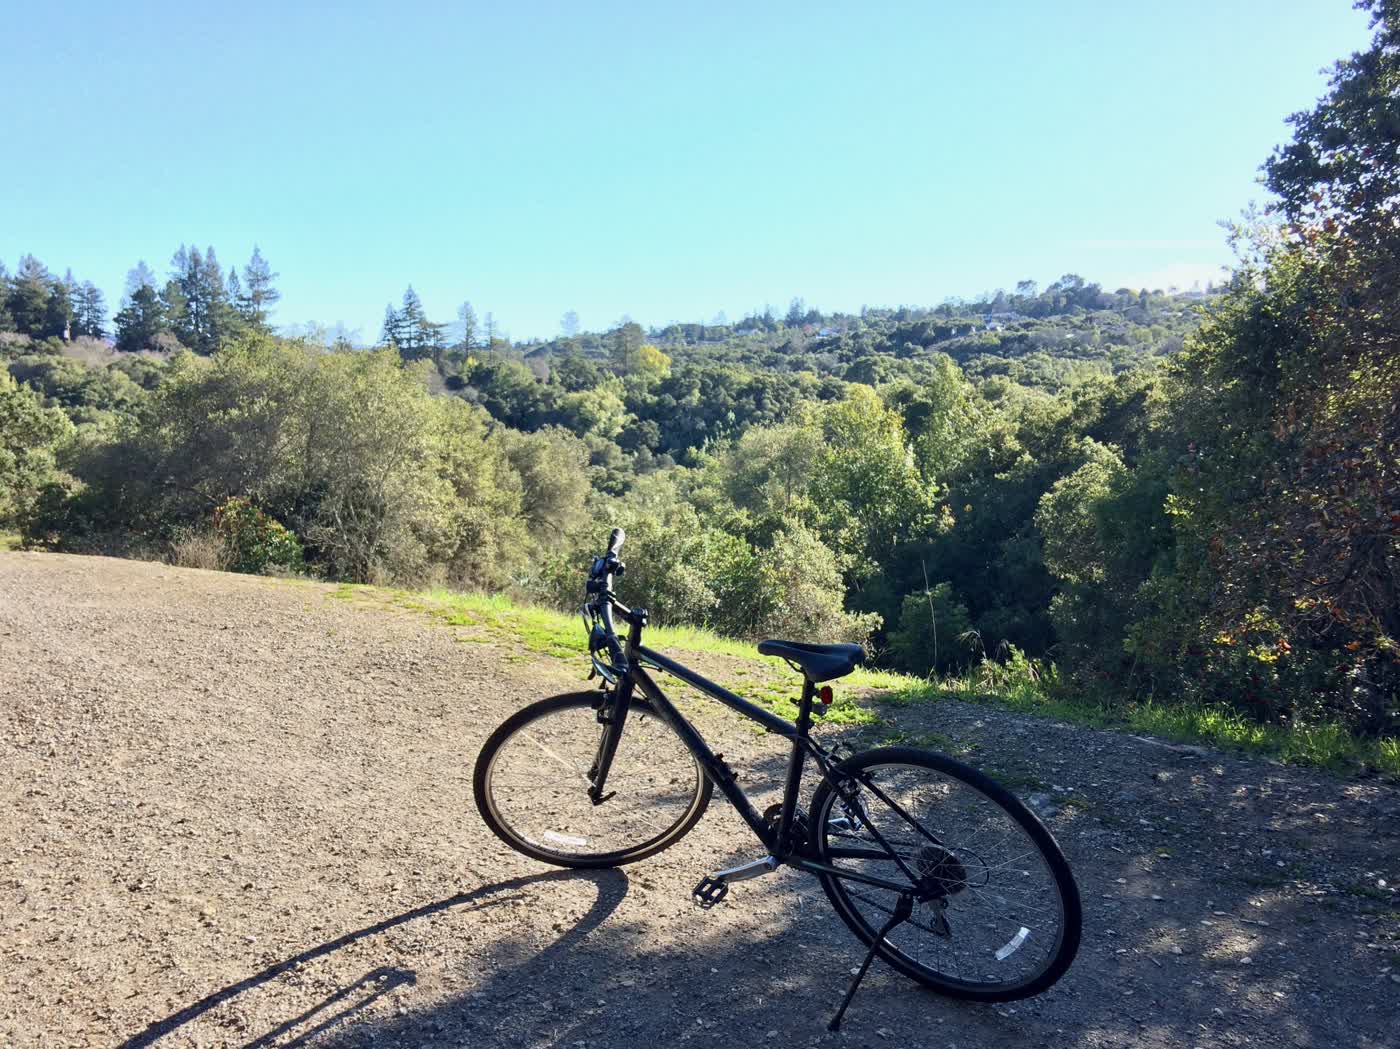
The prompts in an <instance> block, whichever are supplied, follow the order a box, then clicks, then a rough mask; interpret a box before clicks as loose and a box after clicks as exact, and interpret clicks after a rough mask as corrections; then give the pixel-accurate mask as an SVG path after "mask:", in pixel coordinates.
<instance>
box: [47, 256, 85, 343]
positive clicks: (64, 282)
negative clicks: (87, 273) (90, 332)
mask: <svg viewBox="0 0 1400 1049" xmlns="http://www.w3.org/2000/svg"><path fill="white" fill-rule="evenodd" d="M77 290H78V287H77V281H75V280H74V279H73V271H72V270H71V269H70V270H68V271H67V272H66V273H64V274H63V276H62V277H56V278H54V279H53V280H51V281H50V282H49V294H48V298H47V300H46V301H45V303H44V327H43V330H42V331H41V332H40V334H41V335H42V336H43V337H45V338H48V337H50V336H53V337H55V338H59V339H62V340H64V341H65V342H67V341H68V340H69V339H70V338H72V336H73V294H74V292H76V291H77Z"/></svg>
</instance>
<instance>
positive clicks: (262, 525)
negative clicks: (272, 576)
mask: <svg viewBox="0 0 1400 1049" xmlns="http://www.w3.org/2000/svg"><path fill="white" fill-rule="evenodd" d="M214 534H215V535H216V536H217V537H218V538H219V540H221V541H222V543H223V558H222V560H223V562H224V564H225V566H226V567H227V568H228V569H229V570H230V571H233V572H250V573H256V572H261V571H263V570H264V569H265V568H267V567H269V566H270V565H281V566H283V567H286V568H293V569H295V568H298V567H300V566H301V564H302V551H301V544H300V543H299V542H297V537H296V536H294V535H293V534H292V533H291V532H290V531H288V530H287V528H286V527H285V526H284V525H282V524H281V523H279V522H278V521H276V520H274V519H273V518H271V517H269V516H268V515H267V514H265V513H263V512H262V511H261V510H259V509H258V508H257V507H256V506H254V505H253V504H252V503H250V502H249V501H248V500H247V499H244V498H241V497H237V496H236V497H234V498H232V499H228V500H225V501H224V503H223V504H222V505H220V506H219V508H218V509H217V510H215V511H214ZM199 535H200V533H192V534H191V535H190V536H188V537H186V538H185V539H184V540H183V544H184V547H185V549H186V550H187V551H188V552H189V554H190V555H191V556H207V555H208V551H207V550H202V549H201V547H203V546H204V545H205V544H204V542H203V541H202V540H200V539H199V538H197V537H198V536H199ZM196 567H200V568H204V567H214V566H212V565H203V564H201V565H198V566H196Z"/></svg>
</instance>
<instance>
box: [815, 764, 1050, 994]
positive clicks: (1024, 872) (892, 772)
mask: <svg viewBox="0 0 1400 1049" xmlns="http://www.w3.org/2000/svg"><path fill="white" fill-rule="evenodd" d="M859 773H860V774H861V775H862V776H868V777H869V778H870V781H871V783H873V786H874V787H875V788H878V790H879V791H880V792H881V793H883V794H884V795H885V796H886V797H888V798H889V800H891V801H893V802H894V803H895V804H897V805H898V806H899V807H900V808H901V809H903V811H904V812H905V813H907V814H908V815H909V816H910V817H912V818H913V819H914V820H915V821H916V822H917V823H918V824H919V825H920V827H921V828H922V832H921V831H920V829H918V828H915V827H914V826H912V825H910V823H908V822H907V821H906V820H905V819H903V818H902V817H901V816H900V815H899V814H898V813H897V812H895V811H894V810H892V809H891V808H890V807H889V806H887V805H886V804H885V803H884V802H883V801H881V799H880V798H879V797H878V796H877V795H876V793H875V791H874V790H872V789H871V788H869V787H867V786H860V787H859V789H858V797H859V799H860V804H861V806H862V808H863V812H855V811H852V808H851V807H850V806H848V805H847V804H846V803H845V802H844V801H843V800H842V799H841V798H839V797H837V796H836V794H835V793H832V794H830V795H829V796H828V798H829V801H828V802H827V803H826V804H824V805H823V809H824V811H823V812H822V813H820V814H819V816H818V820H819V824H820V827H821V838H822V840H821V850H822V853H823V855H824V856H827V857H830V858H831V861H832V862H834V863H835V864H836V865H838V866H841V867H843V868H846V869H851V870H855V871H859V872H860V873H863V874H867V875H873V876H876V877H881V878H884V879H886V880H888V881H892V882H896V883H900V884H910V885H911V888H912V891H913V893H914V894H915V895H916V900H915V905H914V913H913V916H912V918H911V919H910V920H909V921H908V922H906V923H905V924H903V925H901V926H899V927H897V928H896V929H895V930H894V931H893V932H892V933H891V934H890V935H889V937H888V938H887V939H886V941H885V943H886V950H887V951H888V952H889V953H891V954H893V955H894V957H895V959H896V960H897V961H898V962H900V963H902V964H903V965H904V966H905V967H906V968H909V969H912V970H914V972H915V973H916V974H917V975H920V976H922V977H923V978H925V979H927V980H929V981H931V982H935V983H941V984H945V985H951V986H955V987H958V988H961V989H965V990H969V991H985V992H995V993H1005V992H1008V991H1013V990H1015V989H1017V988H1022V987H1025V986H1027V985H1029V984H1032V983H1034V982H1036V981H1037V980H1039V979H1040V978H1041V977H1042V976H1043V975H1044V974H1045V973H1046V972H1047V971H1049V970H1050V969H1051V968H1052V967H1053V966H1054V965H1055V963H1056V960H1057V959H1058V957H1059V955H1060V949H1061V946H1062V944H1063V942H1064V937H1065V932H1066V926H1067V911H1068V904H1067V902H1066V899H1065V894H1064V889H1063V888H1062V886H1061V885H1060V882H1059V879H1058V878H1057V877H1056V875H1055V872H1054V870H1053V869H1052V868H1051V867H1050V864H1049V862H1048V861H1047V860H1046V858H1045V855H1044V850H1043V848H1042V846H1041V843H1040V842H1038V841H1037V840H1036V839H1035V838H1034V837H1033V836H1032V834H1031V832H1030V830H1029V829H1028V828H1027V827H1026V826H1023V825H1022V824H1021V823H1020V822H1018V821H1017V820H1016V819H1015V818H1014V817H1013V815H1012V814H1011V813H1010V812H1008V811H1007V810H1006V809H1004V808H1003V807H1002V806H1001V805H1000V804H999V803H998V802H996V801H995V800H994V799H992V798H990V797H988V796H987V795H986V794H984V793H982V792H981V791H980V790H979V789H977V788H976V787H974V786H973V785H972V784H970V783H967V782H965V781H963V780H961V779H959V778H958V777H956V776H953V775H950V774H949V773H947V772H943V771H940V770H937V769H934V768H926V767H923V766H921V765H912V764H906V763H901V762H888V763H883V764H875V765H870V766H866V767H864V768H862V769H860V770H859ZM872 823H873V825H874V828H875V830H877V831H879V833H880V834H881V835H882V836H883V837H884V838H885V840H886V841H887V842H889V844H890V846H891V847H892V848H893V849H894V850H895V852H896V853H898V854H899V855H900V858H901V859H902V860H903V861H904V864H903V866H901V865H900V864H899V863H898V862H896V861H895V860H893V859H890V858H883V859H874V858H843V857H841V856H840V855H839V851H840V850H841V849H851V848H854V849H865V850H872V849H873V850H878V849H879V848H880V846H879V844H878V842H877V841H876V838H875V836H874V834H873V833H872V832H871V830H870V829H869V827H870V824H872ZM911 873H912V875H913V878H912V879H911V877H910V874H911ZM831 882H832V890H833V893H834V895H835V900H836V903H837V905H838V906H839V907H841V909H842V910H843V911H845V912H846V915H847V916H848V917H850V918H852V919H854V920H855V921H856V922H857V923H859V924H860V925H862V926H863V927H864V929H865V938H866V939H867V940H868V941H873V940H874V938H875V935H876V932H877V931H878V930H879V929H880V928H882V927H883V926H884V925H885V923H886V922H887V921H888V920H889V918H890V916H891V915H892V914H893V913H894V904H895V901H896V900H897V899H898V894H897V893H895V892H893V891H891V890H885V889H880V888H875V887H871V886H866V885H862V884H859V883H855V882H851V881H848V880H846V879H839V878H833V879H831Z"/></svg>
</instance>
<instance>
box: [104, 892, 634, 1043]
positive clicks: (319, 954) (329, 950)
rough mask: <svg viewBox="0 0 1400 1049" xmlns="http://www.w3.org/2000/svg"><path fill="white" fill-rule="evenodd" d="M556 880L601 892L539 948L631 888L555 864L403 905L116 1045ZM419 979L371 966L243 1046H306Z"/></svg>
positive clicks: (569, 939)
mask: <svg viewBox="0 0 1400 1049" xmlns="http://www.w3.org/2000/svg"><path fill="white" fill-rule="evenodd" d="M559 881H587V882H592V883H593V885H594V886H595V887H596V889H597V895H596V897H595V898H594V900H593V903H592V905H591V906H590V907H589V909H588V911H587V912H586V913H585V914H584V915H583V916H582V917H581V918H580V919H579V920H578V922H577V923H576V924H574V925H573V926H572V927H570V928H568V929H567V930H565V931H564V933H563V935H561V936H560V937H559V938H558V939H557V940H555V941H554V942H553V943H552V944H550V945H549V946H548V947H547V948H545V950H544V951H543V952H541V954H548V953H551V952H554V951H560V950H568V949H569V948H570V947H571V945H572V944H573V943H574V942H575V941H577V940H580V939H582V938H584V937H587V936H588V935H589V933H591V932H592V931H593V930H594V929H596V928H597V927H598V926H599V925H601V924H602V923H603V922H604V921H605V920H606V919H607V917H608V916H609V915H610V914H612V913H613V911H615V910H616V909H617V907H618V905H619V904H620V903H621V902H622V900H623V898H624V897H625V896H626V895H627V890H628V886H629V883H628V880H627V875H626V874H624V873H623V872H621V871H619V870H602V871H561V870H554V871H546V872H544V873H540V874H529V875H522V876H520V877H516V878H509V879H507V880H505V881H499V882H492V883H490V884H486V885H481V886H478V887H477V888H475V889H471V890H469V891H467V892H461V893H457V894H456V895H453V896H449V897H447V898H445V899H442V900H436V901H434V902H432V903H427V904H424V905H422V906H420V907H415V908H413V909H412V910H408V911H404V912H403V913H401V914H396V915H394V916H392V917H390V918H385V919H384V920H382V921H379V922H375V923H374V924H373V925H367V926H364V927H363V928H360V929H356V930H354V931H353V932H348V933H345V934H344V935H342V936H338V937H336V938H335V939H333V940H328V941H326V942H325V943H322V944H318V945H317V946H315V947H311V948H308V949H307V950H305V951H302V952H301V953H299V954H296V955H293V956H291V957H289V958H284V959H283V960H281V961H279V962H276V963H275V964H273V965H269V966H267V967H266V968H264V969H262V970H261V971H259V972H257V973H254V974H253V975H251V976H248V977H246V978H244V979H242V980H239V981H238V982H236V983H232V984H229V985H228V986H226V987H222V988H220V989H219V990H217V991H214V992H212V993H211V994H208V995H205V996H204V997H203V998H201V999H200V1000H199V1001H197V1002H193V1003H191V1004H190V1005H187V1006H185V1007H184V1008H183V1009H180V1010H178V1011H177V1012H174V1013H171V1014H170V1015H169V1016H166V1017H164V1018H162V1019H160V1020H156V1021H154V1022H153V1023H151V1024H150V1025H149V1026H148V1027H146V1029H145V1030H144V1031H141V1032H140V1033H139V1034H136V1035H133V1036H132V1037H130V1038H128V1039H127V1040H126V1041H124V1042H122V1043H121V1044H120V1045H119V1046H118V1049H142V1047H145V1046H150V1045H153V1044H154V1043H156V1042H157V1041H159V1040H160V1039H163V1038H165V1037H166V1036H168V1035H172V1034H174V1033H176V1032H177V1031H179V1030H180V1029H181V1028H182V1027H185V1026H186V1025H188V1024H190V1023H191V1022H193V1021H194V1020H197V1019H199V1018H200V1017H202V1016H205V1015H206V1014H208V1013H210V1012H211V1011H213V1010H215V1009H218V1008H219V1007H221V1006H224V1005H226V1004H228V1003H230V1002H232V1001H234V1000H235V999H237V998H239V997H240V996H242V995H245V994H247V993H248V992H251V991H255V990H257V989H258V988H260V987H263V986H265V985H267V984H270V983H272V982H273V981H275V980H277V979H279V978H280V977H283V976H286V975H288V974H290V973H294V972H295V971H297V970H298V969H299V968H300V967H302V966H304V965H306V964H308V963H310V962H313V961H316V960H317V959H320V958H325V957H327V956H329V955H332V954H334V953H336V952H337V951H340V950H343V949H344V948H346V947H349V946H351V945H352V944H355V943H357V942H359V941H361V940H365V939H367V938H370V937H374V936H378V935H380V934H382V933H385V932H387V931H389V930H391V929H394V928H396V927H398V926H402V925H406V924H408V923H410V922H414V921H418V920H421V919H424V918H428V917H431V916H432V915H436V914H442V913H444V912H448V911H453V910H456V909H458V908H466V911H465V913H473V912H475V911H479V910H482V909H484V908H487V907H493V906H499V905H501V904H504V903H509V902H511V900H512V899H513V898H514V897H512V895H511V894H512V893H513V892H515V891H517V890H521V889H525V888H529V887H532V886H539V885H547V884H549V883H551V882H559ZM417 979H418V975H417V973H416V972H415V971H414V970H412V969H403V968H398V967H395V966H387V965H384V966H379V967H377V968H375V969H371V970H370V971H369V972H367V973H366V974H365V975H364V976H362V977H360V978H359V979H357V980H355V981H353V982H351V983H350V984H347V985H346V986H344V987H341V988H338V989H337V990H335V991H334V992H332V993H331V994H330V995H329V996H328V997H327V998H325V999H324V1000H323V1001H321V1002H319V1003H317V1004H316V1005H314V1006H312V1007H311V1008H309V1009H306V1010H304V1011H302V1012H301V1013H300V1014H298V1015H297V1016H295V1017H292V1018H290V1019H288V1020H285V1021H283V1022H282V1023H280V1024H278V1025H277V1026H276V1027H274V1028H272V1029H271V1030H269V1031H267V1032H265V1033H263V1034H261V1035H258V1036H257V1037H254V1038H252V1039H251V1040H249V1041H247V1042H245V1043H244V1049H263V1047H265V1046H271V1045H282V1046H295V1045H303V1044H305V1043H306V1042H308V1041H309V1040H311V1039H313V1038H317V1037H320V1036H322V1035H325V1034H326V1033H327V1032H329V1031H330V1030H331V1029H332V1028H334V1027H337V1026H342V1025H344V1024H345V1023H347V1022H348V1021H350V1020H351V1019H353V1018H355V1016H356V1014H357V1013H361V1012H363V1011H365V1010H367V1009H368V1008H369V1007H370V1006H372V1005H373V1004H374V1003H375V1002H376V1001H378V1000H379V999H380V998H383V997H384V996H385V995H387V994H389V993H390V992H391V991H393V990H395V989H397V988H400V987H403V986H409V985H413V984H415V983H416V982H417ZM337 1007H339V1008H338V1011H335V1012H333V1013H327V1011H328V1010H331V1009H336V1008H337ZM320 1014H326V1015H320ZM318 1017H319V1018H318ZM312 1021H315V1022H314V1024H313V1025H312V1026H311V1027H309V1028H307V1029H306V1030H303V1031H301V1032H300V1033H298V1034H297V1035H296V1036H295V1037H293V1038H292V1039H291V1040H289V1041H285V1042H280V1041H278V1040H279V1039H281V1038H283V1037H284V1036H287V1035H289V1034H291V1033H292V1031H293V1030H295V1029H296V1028H298V1027H301V1026H303V1025H305V1024H307V1023H311V1022H312Z"/></svg>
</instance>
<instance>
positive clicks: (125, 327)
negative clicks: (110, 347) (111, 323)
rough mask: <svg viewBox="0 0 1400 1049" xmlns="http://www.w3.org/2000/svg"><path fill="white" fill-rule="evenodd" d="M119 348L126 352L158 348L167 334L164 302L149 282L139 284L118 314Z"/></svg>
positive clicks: (167, 325) (168, 328) (168, 329)
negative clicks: (160, 340)
mask: <svg viewBox="0 0 1400 1049" xmlns="http://www.w3.org/2000/svg"><path fill="white" fill-rule="evenodd" d="M116 327H117V349H119V350H122V351H123V352H126V353H135V352H138V351H141V350H151V349H155V348H156V347H157V346H158V345H159V339H158V337H159V336H161V335H163V334H167V333H169V331H170V326H169V324H168V323H167V321H166V314H165V302H164V301H163V300H162V298H161V297H160V296H159V295H157V294H156V291H155V289H154V288H152V287H151V286H150V285H149V284H142V285H140V286H139V287H138V288H137V289H136V291H135V292H133V293H132V294H131V295H130V296H129V297H128V298H127V303H126V305H125V306H123V307H122V308H121V309H120V310H119V311H118V312H117V316H116Z"/></svg>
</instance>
